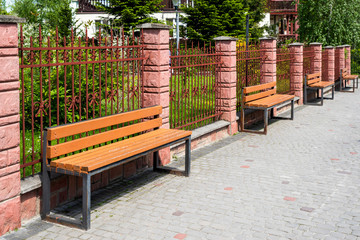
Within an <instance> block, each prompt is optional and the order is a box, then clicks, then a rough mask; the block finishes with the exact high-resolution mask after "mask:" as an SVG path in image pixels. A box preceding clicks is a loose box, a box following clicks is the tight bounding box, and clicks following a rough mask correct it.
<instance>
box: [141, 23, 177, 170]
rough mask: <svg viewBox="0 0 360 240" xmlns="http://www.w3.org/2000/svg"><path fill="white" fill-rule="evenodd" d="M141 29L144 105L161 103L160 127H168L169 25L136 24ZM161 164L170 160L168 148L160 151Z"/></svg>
mask: <svg viewBox="0 0 360 240" xmlns="http://www.w3.org/2000/svg"><path fill="white" fill-rule="evenodd" d="M137 28H140V29H141V30H142V31H143V33H142V34H143V39H144V40H143V43H144V45H145V49H144V55H145V61H144V73H143V79H142V81H143V89H144V95H143V99H144V106H143V107H149V106H153V105H161V106H162V107H163V113H162V114H161V116H160V117H162V119H163V125H162V128H169V80H170V72H169V57H170V56H169V29H170V28H171V27H170V26H167V25H163V24H156V23H145V24H141V25H139V26H137ZM159 155H160V161H161V163H162V164H163V165H165V164H167V163H169V162H170V148H165V149H163V150H161V151H160V154H159Z"/></svg>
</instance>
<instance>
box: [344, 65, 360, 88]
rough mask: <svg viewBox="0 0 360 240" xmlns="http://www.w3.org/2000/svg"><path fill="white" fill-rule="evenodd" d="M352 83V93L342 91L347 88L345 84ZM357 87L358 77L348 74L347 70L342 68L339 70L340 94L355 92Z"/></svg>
mask: <svg viewBox="0 0 360 240" xmlns="http://www.w3.org/2000/svg"><path fill="white" fill-rule="evenodd" d="M350 80H352V81H353V86H352V91H348V90H344V88H347V82H349V81H350ZM358 87H359V76H358V75H354V74H350V73H349V71H348V69H346V68H344V69H341V70H340V92H355V88H358Z"/></svg>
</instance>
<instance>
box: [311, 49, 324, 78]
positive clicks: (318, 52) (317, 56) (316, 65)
mask: <svg viewBox="0 0 360 240" xmlns="http://www.w3.org/2000/svg"><path fill="white" fill-rule="evenodd" d="M310 47H311V50H312V52H313V54H314V58H313V60H312V61H311V69H312V72H313V73H317V72H320V73H321V65H322V44H321V43H310Z"/></svg>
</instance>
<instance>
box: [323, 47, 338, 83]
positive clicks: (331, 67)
mask: <svg viewBox="0 0 360 240" xmlns="http://www.w3.org/2000/svg"><path fill="white" fill-rule="evenodd" d="M324 51H325V52H324V54H326V56H327V62H326V63H325V66H324V69H322V71H323V73H322V80H323V81H329V82H334V81H335V48H334V47H332V46H326V47H324Z"/></svg>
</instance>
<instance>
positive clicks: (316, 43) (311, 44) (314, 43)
mask: <svg viewBox="0 0 360 240" xmlns="http://www.w3.org/2000/svg"><path fill="white" fill-rule="evenodd" d="M309 45H310V46H313V45H322V43H319V42H312V43H310V44H309Z"/></svg>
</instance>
